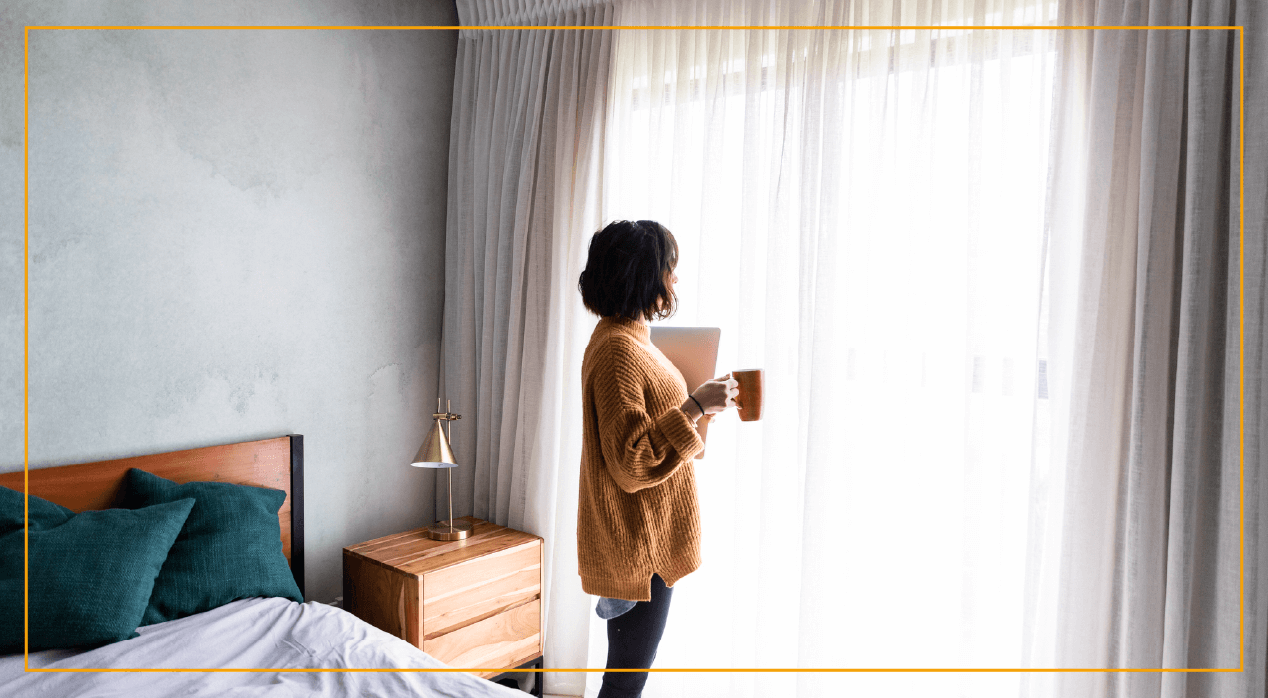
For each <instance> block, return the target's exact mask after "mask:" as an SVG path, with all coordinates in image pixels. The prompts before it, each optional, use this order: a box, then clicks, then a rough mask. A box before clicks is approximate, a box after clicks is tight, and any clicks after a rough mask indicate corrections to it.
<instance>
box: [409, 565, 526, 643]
mask: <svg viewBox="0 0 1268 698" xmlns="http://www.w3.org/2000/svg"><path fill="white" fill-rule="evenodd" d="M541 550H542V546H541V544H540V542H539V541H531V542H529V543H525V544H523V545H520V546H517V547H514V548H509V549H507V550H501V551H498V552H496V553H492V554H489V555H481V556H480V557H476V558H472V559H470V560H467V561H465V562H461V563H459V564H456V565H452V566H449V567H445V568H442V569H438V570H434V571H432V572H428V573H426V574H424V575H423V578H422V584H421V586H422V588H421V590H420V591H421V593H422V604H421V606H422V626H423V627H422V629H421V630H422V634H423V639H424V640H430V639H432V638H436V637H439V636H441V635H444V634H445V633H449V632H451V631H454V630H457V629H459V628H462V627H463V626H466V625H471V624H472V623H475V622H478V621H481V620H484V619H485V618H488V617H490V616H493V615H495V614H498V613H500V612H502V611H503V610H505V609H507V608H510V607H512V606H517V605H520V604H523V603H524V602H525V601H528V600H529V599H533V598H538V597H540V596H541V568H542V562H541Z"/></svg>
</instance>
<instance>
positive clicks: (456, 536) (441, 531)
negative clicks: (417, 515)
mask: <svg viewBox="0 0 1268 698" xmlns="http://www.w3.org/2000/svg"><path fill="white" fill-rule="evenodd" d="M451 523H452V524H453V525H452V526H451V525H450V524H451ZM471 529H472V527H471V524H469V523H467V522H466V521H452V522H451V521H437V522H436V523H434V524H432V525H430V526H428V527H427V537H428V538H431V539H432V540H463V539H464V538H466V537H467V536H469V535H471Z"/></svg>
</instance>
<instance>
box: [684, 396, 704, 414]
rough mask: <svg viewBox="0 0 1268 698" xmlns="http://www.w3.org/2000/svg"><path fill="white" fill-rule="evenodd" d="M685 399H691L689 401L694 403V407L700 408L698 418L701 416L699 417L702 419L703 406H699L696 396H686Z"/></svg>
mask: <svg viewBox="0 0 1268 698" xmlns="http://www.w3.org/2000/svg"><path fill="white" fill-rule="evenodd" d="M687 397H689V398H691V401H692V402H694V403H696V407H699V408H700V416H701V417H703V416H704V406H703V405H701V404H700V401H699V400H697V399H696V396H695V395H688V396H687Z"/></svg>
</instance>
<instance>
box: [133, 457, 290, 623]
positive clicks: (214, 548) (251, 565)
mask: <svg viewBox="0 0 1268 698" xmlns="http://www.w3.org/2000/svg"><path fill="white" fill-rule="evenodd" d="M186 497H190V498H193V499H194V500H196V501H197V503H196V504H195V505H194V509H193V511H191V512H190V513H189V519H188V520H186V521H185V528H184V530H182V531H181V534H180V536H179V537H177V539H176V543H175V544H174V545H172V550H171V552H169V553H168V555H167V562H165V563H163V571H162V572H160V573H159V577H158V581H156V582H155V583H154V593H153V594H151V596H150V605H149V607H148V608H146V609H145V616H144V617H143V618H142V619H141V625H150V624H152V623H161V622H163V621H167V620H175V619H176V618H184V617H185V616H189V615H193V614H195V613H201V612H203V611H210V610H211V609H213V608H216V607H218V606H223V605H224V604H227V603H229V602H230V601H236V600H238V599H247V598H252V597H255V596H266V597H267V596H281V597H283V598H287V599H290V600H292V601H298V602H301V603H302V602H303V601H304V598H303V596H301V595H300V593H299V587H298V586H296V585H295V577H294V576H293V575H292V574H291V568H290V565H288V564H287V563H286V556H285V555H283V554H282V529H281V526H280V525H279V524H278V521H277V512H278V510H279V509H281V508H282V503H283V502H284V501H285V500H286V493H285V492H283V491H281V490H275V489H270V488H267V487H251V486H248V485H234V484H230V483H227V482H187V483H185V484H183V485H178V484H176V483H175V482H172V481H171V480H166V479H164V478H161V477H158V476H157V475H152V474H150V473H147V472H145V471H144V470H138V469H137V468H133V469H131V470H129V471H128V474H127V476H126V477H125V478H124V486H123V505H124V506H125V507H128V508H129V509H134V508H138V507H145V506H152V505H154V504H160V503H163V502H171V501H175V500H178V499H184V498H186Z"/></svg>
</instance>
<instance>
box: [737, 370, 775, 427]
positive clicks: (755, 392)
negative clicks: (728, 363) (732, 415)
mask: <svg viewBox="0 0 1268 698" xmlns="http://www.w3.org/2000/svg"><path fill="white" fill-rule="evenodd" d="M731 377H732V378H734V379H735V382H736V383H739V384H740V386H739V387H740V394H739V395H737V396H736V397H735V406H736V407H737V408H739V412H740V421H741V422H756V421H757V420H759V419H761V418H762V384H763V383H764V382H765V379H766V374H765V373H764V372H763V371H762V369H760V368H746V369H744V370H742V371H732V372H731Z"/></svg>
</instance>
